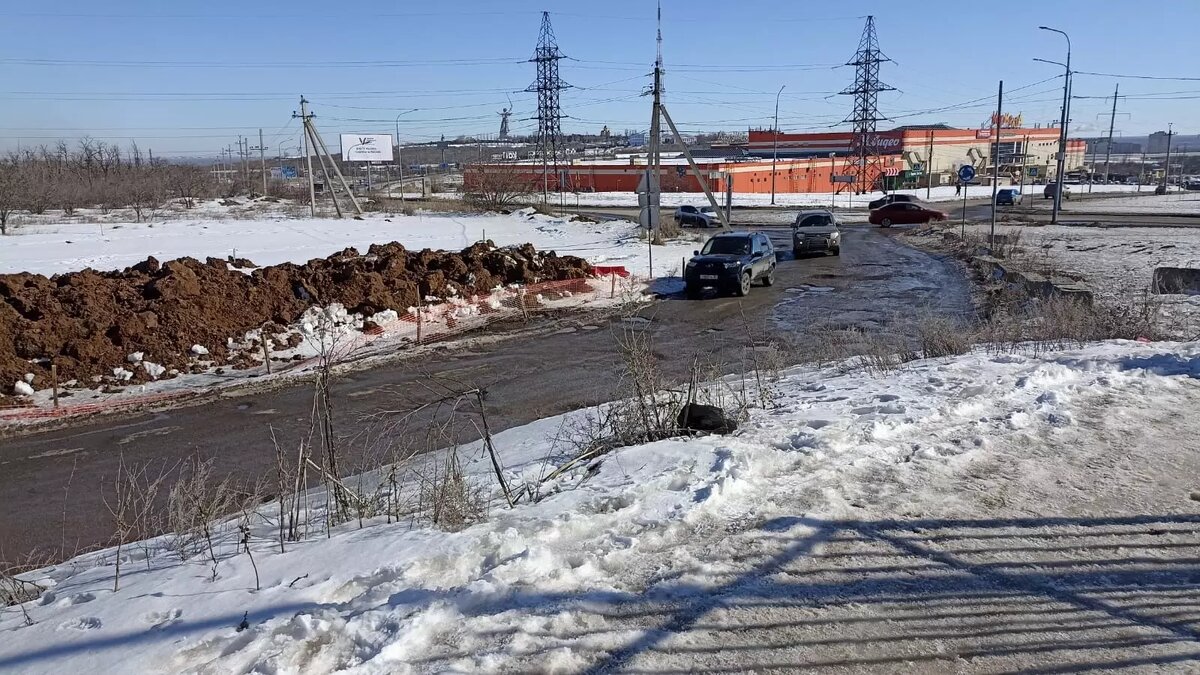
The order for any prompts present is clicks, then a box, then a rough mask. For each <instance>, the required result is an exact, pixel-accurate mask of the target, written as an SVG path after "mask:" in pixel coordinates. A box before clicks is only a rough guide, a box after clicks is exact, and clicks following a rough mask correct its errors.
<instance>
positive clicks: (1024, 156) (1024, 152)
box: [1019, 134, 1029, 195]
mask: <svg viewBox="0 0 1200 675" xmlns="http://www.w3.org/2000/svg"><path fill="white" fill-rule="evenodd" d="M1028 163H1029V134H1026V135H1025V137H1024V138H1023V139H1022V140H1021V189H1020V191H1019V192H1020V193H1021V194H1022V195H1024V194H1025V174H1026V173H1027V172H1026V169H1025V166H1026V165H1027V164H1028Z"/></svg>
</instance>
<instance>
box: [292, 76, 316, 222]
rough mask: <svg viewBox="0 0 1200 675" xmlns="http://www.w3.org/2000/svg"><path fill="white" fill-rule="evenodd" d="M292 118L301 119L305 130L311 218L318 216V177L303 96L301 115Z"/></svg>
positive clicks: (305, 156) (302, 135) (294, 114)
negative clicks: (309, 147) (314, 170)
mask: <svg viewBox="0 0 1200 675" xmlns="http://www.w3.org/2000/svg"><path fill="white" fill-rule="evenodd" d="M292 117H299V118H300V123H301V124H302V125H303V127H304V129H303V130H302V131H301V133H300V136H301V138H303V139H304V161H305V162H307V163H308V214H309V215H310V216H316V215H317V184H316V176H313V170H312V153H311V152H309V151H308V120H309V114H308V100H307V99H305V98H304V97H303V96H301V97H300V114H299V115H296V113H292Z"/></svg>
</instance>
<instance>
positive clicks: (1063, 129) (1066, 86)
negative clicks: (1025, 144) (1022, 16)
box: [997, 26, 1071, 224]
mask: <svg viewBox="0 0 1200 675" xmlns="http://www.w3.org/2000/svg"><path fill="white" fill-rule="evenodd" d="M1038 30H1046V31H1050V32H1051V33H1058V34H1059V35H1061V36H1063V37H1064V38H1066V40H1067V62H1066V63H1058V62H1056V61H1045V60H1044V59H1034V60H1035V61H1042V62H1043V63H1053V64H1055V65H1059V66H1062V67H1063V68H1064V69H1065V70H1066V76H1065V79H1064V80H1063V104H1062V121H1061V122H1060V124H1059V130H1058V163H1057V165H1056V167H1055V172H1056V173H1057V175H1056V176H1055V181H1056V183H1057V185H1056V187H1055V189H1054V211H1053V213H1051V215H1050V223H1051V224H1056V223H1058V211H1059V209H1061V208H1062V192H1063V181H1064V179H1065V177H1064V176H1063V172H1064V164H1065V162H1066V160H1067V124H1069V123H1070V120H1071V36H1070V35H1067V34H1066V33H1065V32H1064V31H1061V30H1059V29H1057V28H1051V27H1049V26H1038ZM998 140H999V139H997V141H998Z"/></svg>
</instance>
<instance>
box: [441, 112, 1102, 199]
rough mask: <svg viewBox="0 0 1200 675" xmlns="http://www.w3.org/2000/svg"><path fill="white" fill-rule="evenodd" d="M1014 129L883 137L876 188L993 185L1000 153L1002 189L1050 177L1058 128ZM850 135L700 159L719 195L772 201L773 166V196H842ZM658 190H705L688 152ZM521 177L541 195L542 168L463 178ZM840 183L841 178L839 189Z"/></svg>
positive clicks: (599, 181)
mask: <svg viewBox="0 0 1200 675" xmlns="http://www.w3.org/2000/svg"><path fill="white" fill-rule="evenodd" d="M1004 121H1005V122H1006V123H1007V124H1008V126H1005V127H1004V128H1002V129H1001V130H1000V138H999V143H998V144H997V143H994V142H993V141H992V135H993V133H994V129H993V128H992V127H985V128H981V129H954V128H950V127H946V126H944V125H930V126H907V127H899V128H896V129H891V130H888V131H881V132H879V134H878V138H877V141H876V144H875V145H876V148H877V150H878V153H879V162H878V163H875V162H871V163H870V167H871V168H870V171H871V173H872V174H874V175H871V176H869V178H870V180H871V183H872V184H873V185H875V186H876V189H879V188H880V187H882V185H883V184H884V182H885V181H886V184H887V186H888V187H889V188H896V187H905V186H908V187H923V186H925V184H926V180H927V179H928V180H931V181H932V183H933V185H935V186H936V185H949V184H952V183H953V182H954V180H955V178H954V177H955V176H956V174H957V171H958V169H959V167H961V166H963V165H965V164H970V165H972V166H974V167H975V169H976V173H977V175H978V176H979V177H980V179H982V180H987V178H988V177H989V176H991V174H992V152H993V149H995V148H997V145H998V150H999V156H1000V171H999V173H1000V181H1001V183H1002V184H1004V183H1009V182H1011V183H1017V182H1019V181H1020V176H1021V172H1022V169H1024V171H1025V176H1026V180H1027V182H1032V181H1035V180H1045V179H1047V178H1053V177H1054V174H1055V162H1056V160H1055V157H1056V153H1057V151H1058V135H1059V134H1058V128H1057V127H1033V128H1023V127H1021V126H1020V121H1021V120H1020V118H1019V117H1008V116H1006V118H1005V120H1004ZM853 145H854V134H853V133H851V132H833V133H819V134H793V133H779V134H778V135H777V134H775V133H774V132H772V131H771V130H769V129H767V130H752V131H750V133H749V138H748V142H747V143H745V144H744V145H740V146H730V147H728V148H725V149H723V150H727V151H728V152H727V153H725V154H727V156H726V157H701V158H697V159H696V163H697V165H698V167H699V168H700V170H701V171H702V172H703V174H704V175H705V177H706V178H707V179H709V184H710V187H711V188H712V189H713V190H717V191H724V190H725V189H726V186H727V185H730V184H732V187H733V191H734V192H770V191H771V178H772V161H771V160H772V157H775V158H776V161H775V162H774V165H775V168H774V172H775V175H774V178H775V190H776V191H777V192H833V191H837V190H839V189H846V188H847V185H846V183H845V182H842V181H844V180H845V178H844V176H847V175H848V174H850V173H852V171H853V165H852V164H851V163H852V162H854V161H855V160H856V157H855V156H854V153H853V150H854V148H853ZM1085 149H1086V143H1085V142H1084V141H1083V140H1075V139H1073V140H1069V141H1068V142H1067V155H1066V163H1065V167H1066V170H1067V171H1068V172H1070V171H1073V170H1077V169H1079V168H1081V167H1082V166H1083V162H1084V152H1085ZM663 152H664V158H663V161H662V165H663V168H662V180H661V183H662V189H663V191H666V192H694V191H699V190H700V186H699V182H698V181H697V180H696V178H695V176H694V175H693V174H692V172H691V171H689V170H688V166H687V160H686V159H685V158H684V157H683V156H682V153H679V152H677V151H675V152H672V151H670V146H666V147H664V151H663ZM481 171H482V172H489V173H490V172H505V173H509V174H511V173H513V172H518V173H519V174H520V175H521V176H522V177H525V178H527V179H528V181H529V182H530V183H531V184H536V186H537V187H539V188H540V187H541V186H542V184H543V180H544V177H543V168H542V165H541V164H540V163H532V162H531V163H525V164H517V165H513V164H491V165H477V166H476V167H474V170H473V171H468V172H467V175H466V176H465V180H466V181H467V184H468V186H470V184H471V183H472V182H473V181H474V180H477V177H478V176H479V175H480V174H479V172H481ZM551 171H552V173H551V175H550V176H549V178H548V180H546V181H545V182H547V183H549V186H550V188H551V189H557V183H558V181H561V182H562V185H563V189H564V190H570V191H575V192H631V191H634V190H636V189H637V186H638V181H639V180H640V179H641V177H642V175H643V174H644V173H645V171H646V156H645V153H637V154H633V153H631V154H629V155H627V156H618V157H617V158H616V159H573V160H566V161H562V162H560V164H559V167H558V171H557V174H554V173H553V169H551ZM835 176H838V177H843V178H841V179H840V180H838V179H835Z"/></svg>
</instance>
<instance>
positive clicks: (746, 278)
mask: <svg viewBox="0 0 1200 675" xmlns="http://www.w3.org/2000/svg"><path fill="white" fill-rule="evenodd" d="M756 281H761V282H762V285H763V286H770V285H772V284H774V283H775V249H774V248H773V247H772V246H771V240H770V239H768V238H767V235H765V234H762V233H761V232H729V233H726V234H718V235H716V236H715V237H712V238H710V239H709V240H708V241H707V242H705V243H704V248H702V249H700V250H699V251H695V252H694V255H693V257H692V259H691V260H689V261H688V263H687V268H686V269H685V270H684V282H685V284H686V290H687V296H688V297H689V298H698V297H700V292H701V291H702V290H703V289H705V288H716V289H717V291H718V292H722V291H732V292H733V293H734V294H735V295H746V294H747V293H749V292H750V285H751V284H753V283H754V282H756Z"/></svg>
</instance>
